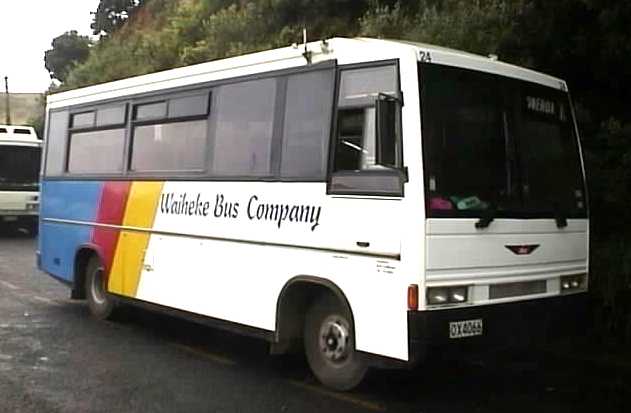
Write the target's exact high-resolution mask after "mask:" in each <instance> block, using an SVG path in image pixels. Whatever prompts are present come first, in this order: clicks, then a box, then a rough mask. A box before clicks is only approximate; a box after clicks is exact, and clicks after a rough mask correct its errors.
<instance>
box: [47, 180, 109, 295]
mask: <svg viewBox="0 0 631 413" xmlns="http://www.w3.org/2000/svg"><path fill="white" fill-rule="evenodd" d="M102 186H103V183H102V182H85V181H81V182H67V181H66V182H64V181H44V182H42V186H41V199H40V219H41V222H42V224H41V226H40V233H39V250H40V254H41V265H42V270H44V271H46V272H48V273H50V274H52V275H54V276H55V277H57V278H61V279H63V280H66V281H69V282H72V281H73V280H74V261H75V253H76V251H77V249H78V248H79V246H81V245H83V244H86V243H88V242H90V240H91V238H92V228H91V227H84V226H79V225H64V224H55V223H49V222H45V219H46V218H57V219H68V220H77V221H87V222H94V220H95V218H96V214H97V211H98V205H99V202H100V197H101V189H102Z"/></svg>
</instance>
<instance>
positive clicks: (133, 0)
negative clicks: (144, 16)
mask: <svg viewBox="0 0 631 413" xmlns="http://www.w3.org/2000/svg"><path fill="white" fill-rule="evenodd" d="M143 3H144V0H100V2H99V5H98V7H97V9H96V11H95V12H94V13H93V14H94V20H92V24H91V25H90V28H91V29H92V33H94V34H95V35H101V36H107V35H110V34H112V33H114V32H115V31H116V30H118V29H119V28H120V27H121V26H122V25H123V23H125V21H127V19H128V18H129V16H130V15H131V14H132V12H133V11H134V10H135V9H136V8H138V7H140V6H142V4H143Z"/></svg>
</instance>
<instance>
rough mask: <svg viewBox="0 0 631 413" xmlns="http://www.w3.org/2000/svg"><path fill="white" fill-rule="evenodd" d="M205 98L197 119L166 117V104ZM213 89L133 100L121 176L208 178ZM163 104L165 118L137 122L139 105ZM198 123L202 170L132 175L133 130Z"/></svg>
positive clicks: (136, 172) (167, 110) (167, 115)
mask: <svg viewBox="0 0 631 413" xmlns="http://www.w3.org/2000/svg"><path fill="white" fill-rule="evenodd" d="M203 95H205V96H206V111H205V113H204V114H198V115H184V116H177V117H173V118H171V117H169V102H170V101H171V100H174V99H181V98H186V97H189V96H203ZM213 96H214V93H213V88H210V87H203V88H196V89H192V90H189V91H185V92H184V91H180V92H173V93H170V94H160V95H158V96H150V97H144V98H143V97H141V98H138V99H134V100H132V101H131V105H130V107H131V110H129V112H130V113H128V117H129V121H128V126H127V135H128V140H127V141H126V153H125V159H124V172H125V175H126V176H129V177H133V178H137V177H139V178H163V179H169V180H171V175H176V176H178V177H181V178H186V177H187V178H192V177H204V176H205V175H207V174H208V171H209V163H208V162H209V159H208V158H209V147H210V144H211V139H210V113H211V110H212V101H213ZM159 102H165V103H166V106H167V107H166V114H165V116H163V117H157V118H151V119H140V120H136V119H135V116H136V109H137V108H138V107H139V106H142V105H148V104H152V103H159ZM198 120H206V137H205V142H206V148H205V149H206V150H205V154H204V164H203V167H202V169H195V170H186V169H181V170H152V171H134V170H133V169H132V158H133V154H134V135H135V132H136V127H138V126H151V125H168V124H174V123H182V122H191V121H198Z"/></svg>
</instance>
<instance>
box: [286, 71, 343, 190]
mask: <svg viewBox="0 0 631 413" xmlns="http://www.w3.org/2000/svg"><path fill="white" fill-rule="evenodd" d="M334 75H335V72H334V71H332V70H331V71H324V70H322V71H317V72H311V73H305V74H299V75H294V76H289V78H288V80H287V101H286V102H287V103H286V109H285V127H284V136H283V153H282V158H281V159H282V161H281V176H283V177H294V178H295V177H298V178H322V179H323V178H324V177H325V176H326V164H327V158H328V147H329V135H330V129H331V113H332V104H333V81H334Z"/></svg>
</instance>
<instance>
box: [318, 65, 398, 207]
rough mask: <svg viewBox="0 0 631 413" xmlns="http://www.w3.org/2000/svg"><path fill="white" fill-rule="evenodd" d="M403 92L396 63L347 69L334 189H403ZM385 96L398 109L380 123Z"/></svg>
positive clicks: (394, 192) (395, 193) (378, 191)
mask: <svg viewBox="0 0 631 413" xmlns="http://www.w3.org/2000/svg"><path fill="white" fill-rule="evenodd" d="M399 96H400V87H399V84H398V76H397V66H396V65H394V64H388V65H381V66H370V67H364V68H359V69H342V71H341V72H340V91H339V97H338V111H337V128H336V130H337V133H336V136H335V140H334V145H335V148H334V154H333V168H332V169H333V171H332V176H331V182H330V185H329V192H330V193H340V194H341V193H344V194H356V195H362V194H371V195H392V196H400V195H402V190H403V186H402V185H403V184H402V182H403V176H402V175H403V174H402V171H401V170H402V168H401V167H402V165H401V164H402V161H401V159H402V154H401V134H400V130H399V129H400V127H399V118H400V104H399V102H400V100H399ZM380 101H383V102H388V105H387V106H388V107H389V108H395V109H396V110H395V111H394V112H392V113H393V115H392V116H383V114H384V113H388V112H387V111H384V110H382V111H381V114H382V116H381V119H380V120H381V121H382V124H381V125H380V127H379V129H378V128H377V125H378V124H379V122H378V119H377V118H378V117H379V116H378V114H377V110H376V109H377V107H378V106H382V108H385V106H386V104H385V103H383V104H381V105H379V104H378V102H380ZM393 102H394V103H396V105H393V104H392V103H393ZM384 120H386V121H387V124H383V121H384Z"/></svg>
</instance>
